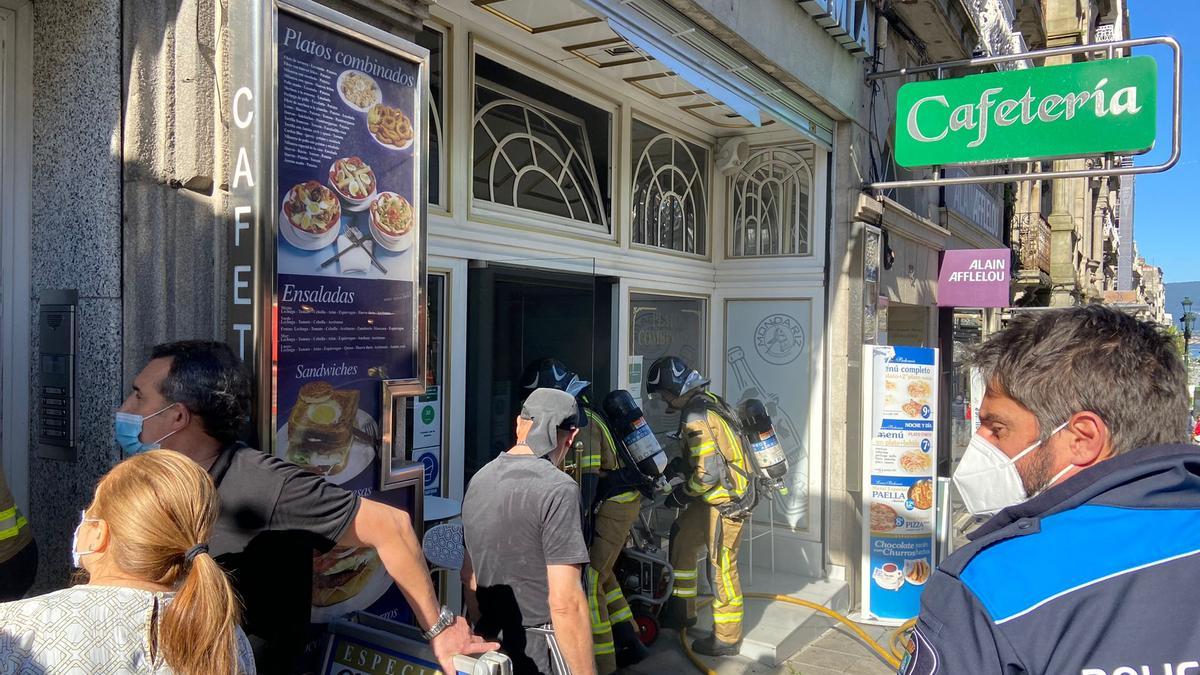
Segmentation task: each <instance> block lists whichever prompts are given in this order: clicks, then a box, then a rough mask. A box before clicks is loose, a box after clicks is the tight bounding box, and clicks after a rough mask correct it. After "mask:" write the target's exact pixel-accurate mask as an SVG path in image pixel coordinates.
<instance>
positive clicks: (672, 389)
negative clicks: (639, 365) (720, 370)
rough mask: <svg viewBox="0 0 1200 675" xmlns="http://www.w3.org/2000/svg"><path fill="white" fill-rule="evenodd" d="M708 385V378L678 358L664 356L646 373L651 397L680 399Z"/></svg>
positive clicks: (648, 391) (651, 365)
mask: <svg viewBox="0 0 1200 675" xmlns="http://www.w3.org/2000/svg"><path fill="white" fill-rule="evenodd" d="M708 383H709V379H708V378H706V377H704V376H703V375H701V374H700V372H699V371H697V370H696V369H695V368H692V367H691V366H689V365H688V364H687V362H685V361H684V360H683V359H681V358H679V357H678V356H664V357H662V358H660V359H658V360H656V361H655V362H654V363H652V364H650V369H649V370H647V371H646V393H647V394H650V395H654V394H664V393H665V394H670V395H671V396H674V397H680V396H684V395H686V394H687V393H688V392H690V391H692V390H693V389H697V388H699V387H703V386H704V385H706V384H708Z"/></svg>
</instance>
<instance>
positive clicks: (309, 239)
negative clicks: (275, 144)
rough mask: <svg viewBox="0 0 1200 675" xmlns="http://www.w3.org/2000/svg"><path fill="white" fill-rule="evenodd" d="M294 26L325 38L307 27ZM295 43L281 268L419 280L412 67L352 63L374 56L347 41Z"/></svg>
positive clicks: (289, 78)
mask: <svg viewBox="0 0 1200 675" xmlns="http://www.w3.org/2000/svg"><path fill="white" fill-rule="evenodd" d="M288 21H289V22H290V21H291V19H290V18H289V19H288ZM284 30H285V35H291V34H293V33H296V34H302V35H304V36H305V39H306V40H307V39H308V37H307V36H309V35H315V33H314V31H313V29H312V28H308V27H304V26H299V25H298V27H294V28H293V27H291V26H290V25H289V26H287V27H285V29H284ZM288 30H291V33H287V32H286V31H288ZM285 42H286V44H285V49H284V50H282V51H281V61H280V71H281V77H280V85H279V106H280V112H281V120H280V131H279V150H278V152H279V157H278V166H279V190H280V197H279V199H280V210H279V239H280V241H279V247H278V270H279V272H280V273H281V274H289V275H312V276H335V277H358V278H363V279H389V280H397V281H410V282H411V281H414V277H415V270H416V267H417V266H416V265H415V264H414V259H413V256H414V255H415V254H414V253H413V248H414V245H416V244H417V243H418V239H417V230H418V228H419V227H420V224H419V223H418V222H417V218H418V215H419V213H420V210H419V209H418V208H417V206H418V204H419V202H418V197H419V195H418V190H417V185H418V183H417V179H418V178H419V170H420V166H419V161H420V157H419V155H418V154H417V153H416V152H415V150H416V148H417V145H418V144H417V143H416V140H417V138H416V136H417V130H416V127H415V125H414V120H413V114H414V112H415V106H416V101H417V100H419V97H418V96H417V94H416V87H415V82H416V80H415V76H412V75H411V74H409V72H408V71H409V70H412V66H411V64H406V63H405V62H402V61H401V60H400V59H395V60H394V62H390V63H389V62H384V61H382V59H381V57H380V56H379V55H378V54H375V55H373V56H371V58H369V59H366V60H364V63H366V64H368V65H373V66H377V67H376V68H374V69H372V68H369V67H368V66H367V65H364V66H363V68H366V69H368V70H372V72H364V71H363V70H360V69H357V68H352V67H345V66H344V65H342V64H344V63H350V62H356V61H354V59H355V58H364V57H362V56H360V55H358V54H355V53H354V51H352V50H353V47H351V46H347V45H345V44H342V43H340V41H338V40H337V38H330V42H331V44H330V45H329V47H330V50H329V51H325V50H321V49H313V50H309V51H306V50H302V49H293V48H292V47H294V45H295V44H308V42H302V41H285ZM406 69H408V70H406ZM414 72H415V71H414ZM372 73H375V74H372Z"/></svg>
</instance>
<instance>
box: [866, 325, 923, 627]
mask: <svg viewBox="0 0 1200 675" xmlns="http://www.w3.org/2000/svg"><path fill="white" fill-rule="evenodd" d="M937 366H938V352H937V350H936V349H925V348H919V347H888V346H874V345H868V346H865V347H864V348H863V404H864V405H863V412H864V416H863V417H864V425H863V426H864V429H863V433H864V435H863V438H864V439H865V443H864V446H865V448H864V450H865V455H866V456H865V457H864V458H863V490H864V495H863V510H864V513H865V516H866V517H865V518H864V520H866V521H867V522H866V523H865V524H864V527H863V558H864V560H863V570H864V572H863V580H862V584H863V615H864V616H865V617H867V618H873V619H878V620H880V621H885V622H893V621H895V622H900V621H905V620H907V619H910V618H912V617H914V616H916V615H917V612H918V611H919V610H920V600H921V591H922V589H923V588H924V587H925V583H926V582H927V581H928V580H929V577H930V575H931V574H932V573H933V564H934V560H933V552H934V526H935V522H936V520H935V518H934V504H935V503H936V499H935V494H934V493H935V486H936V481H935V480H934V472H935V466H936V459H937V401H938V398H937V382H938V369H937Z"/></svg>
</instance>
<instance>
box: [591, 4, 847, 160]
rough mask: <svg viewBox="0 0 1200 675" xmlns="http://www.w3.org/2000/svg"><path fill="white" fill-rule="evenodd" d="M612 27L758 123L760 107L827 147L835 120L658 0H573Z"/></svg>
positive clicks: (759, 123)
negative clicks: (602, 18)
mask: <svg viewBox="0 0 1200 675" xmlns="http://www.w3.org/2000/svg"><path fill="white" fill-rule="evenodd" d="M577 2H579V4H581V5H584V6H585V7H587V8H589V9H591V10H592V11H594V12H596V13H597V14H598V15H599V16H602V17H604V18H605V19H606V20H607V21H608V25H609V26H610V27H611V28H612V30H613V31H614V32H616V33H617V34H618V35H620V36H621V37H622V38H624V39H625V40H628V41H629V42H630V43H631V44H633V45H635V46H636V47H638V48H639V49H642V50H644V51H645V52H646V53H647V54H649V55H650V56H652V57H653V58H655V59H656V60H658V61H660V62H661V63H662V64H663V65H665V66H667V67H668V68H670V69H671V70H672V71H674V72H675V74H676V75H678V76H679V77H681V78H683V79H684V80H686V81H687V82H688V83H689V84H691V85H692V86H694V87H696V88H697V89H701V90H703V91H704V92H705V93H707V94H709V95H710V96H712V97H713V98H715V99H717V100H718V101H720V102H722V103H724V104H725V105H727V106H729V107H730V108H731V109H733V110H734V111H735V112H737V113H738V114H739V115H741V116H742V117H744V118H746V120H747V121H749V122H750V123H752V124H754V125H755V126H760V125H761V124H762V115H761V113H762V112H766V113H769V114H770V115H771V116H772V117H774V118H775V119H777V120H779V121H780V122H783V123H785V124H787V125H789V126H791V127H793V128H795V129H796V130H797V131H799V132H801V133H802V134H804V135H805V136H807V137H808V138H809V139H811V140H813V141H815V142H816V143H818V144H820V145H822V146H823V147H825V148H830V147H832V145H833V129H834V122H833V120H832V119H831V118H830V117H829V116H828V115H826V114H825V113H823V112H821V111H820V110H818V109H817V108H816V106H814V105H812V104H811V103H809V102H808V101H806V100H804V98H802V97H801V96H800V95H799V94H797V93H796V92H794V91H792V90H791V89H788V88H787V87H786V86H784V84H783V83H782V82H780V81H778V80H776V79H775V78H774V77H772V76H771V75H770V74H768V73H767V72H766V71H764V70H763V69H762V68H760V67H759V66H757V65H756V64H755V63H754V62H753V61H750V60H749V59H747V58H746V57H744V56H742V55H741V54H739V53H738V52H737V51H735V50H734V49H733V48H732V47H730V46H729V45H727V44H725V43H724V42H722V41H721V40H719V39H717V38H716V37H714V36H713V35H712V34H710V33H708V32H707V31H705V30H704V29H703V28H701V27H700V26H698V25H696V24H695V23H694V22H692V20H691V19H689V18H688V17H686V16H684V15H683V14H680V13H679V11H678V10H676V9H674V8H673V7H671V6H669V5H667V4H666V3H664V2H663V1H662V0H577Z"/></svg>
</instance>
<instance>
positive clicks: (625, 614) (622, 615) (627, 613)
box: [608, 606, 633, 623]
mask: <svg viewBox="0 0 1200 675" xmlns="http://www.w3.org/2000/svg"><path fill="white" fill-rule="evenodd" d="M632 618H633V610H632V609H629V607H628V606H626V607H624V608H622V609H621V610H620V611H618V612H613V613H612V614H610V615H608V620H609V621H612V622H613V623H621V622H622V621H628V620H630V619H632Z"/></svg>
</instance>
